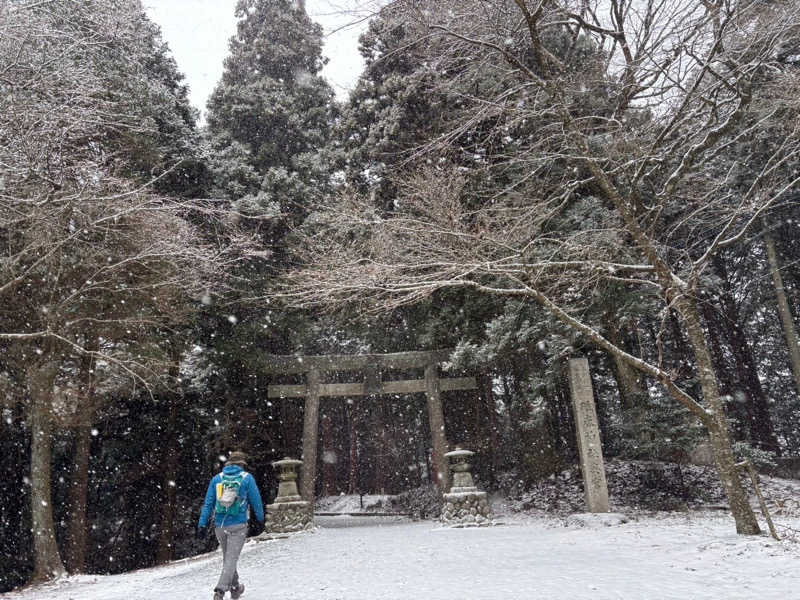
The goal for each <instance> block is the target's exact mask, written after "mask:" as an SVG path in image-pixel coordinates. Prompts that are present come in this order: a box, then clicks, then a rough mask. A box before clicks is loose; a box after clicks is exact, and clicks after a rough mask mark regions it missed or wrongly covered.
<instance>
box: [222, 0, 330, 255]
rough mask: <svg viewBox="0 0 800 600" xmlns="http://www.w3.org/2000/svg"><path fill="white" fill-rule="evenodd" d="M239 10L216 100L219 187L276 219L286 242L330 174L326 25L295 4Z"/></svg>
mask: <svg viewBox="0 0 800 600" xmlns="http://www.w3.org/2000/svg"><path fill="white" fill-rule="evenodd" d="M236 16H237V17H238V19H239V23H238V27H237V33H236V35H235V36H234V37H233V38H231V41H230V55H229V56H228V58H227V59H226V60H225V69H224V72H223V74H222V79H221V80H220V82H219V84H218V85H217V87H216V89H215V90H214V92H213V94H212V95H211V98H210V99H209V101H208V115H207V117H208V132H209V138H210V143H211V147H212V149H213V153H212V157H213V158H212V167H213V169H214V173H215V175H216V177H215V182H214V183H215V188H214V193H215V195H218V196H221V197H223V198H227V199H228V200H230V201H231V202H232V205H233V208H234V209H235V210H236V211H238V212H239V213H240V214H242V215H244V216H247V217H254V218H262V217H268V218H271V220H270V221H269V224H268V225H267V226H265V227H264V228H261V231H262V233H264V234H265V237H264V240H265V241H266V243H267V244H269V245H272V246H279V245H280V243H281V239H282V235H283V233H285V231H286V228H287V227H289V226H291V225H296V224H297V223H298V222H299V221H300V220H301V219H302V218H303V217H304V216H305V214H306V210H307V209H306V207H307V206H308V204H309V201H310V200H312V199H315V198H319V196H320V194H321V193H323V191H324V190H325V189H326V185H327V181H328V178H329V174H328V172H327V168H326V165H325V161H324V160H323V159H322V154H321V149H322V148H324V147H325V145H326V143H327V141H328V138H329V131H330V127H331V124H332V120H333V117H334V115H335V104H334V99H333V91H332V90H331V88H330V86H329V85H328V83H327V82H326V81H325V80H324V79H323V78H322V77H321V76H320V75H319V72H320V70H321V69H322V67H323V65H324V60H323V58H322V28H321V27H320V26H319V25H317V24H315V23H313V22H312V21H311V20H310V19H309V18H308V15H306V13H305V11H304V10H303V8H302V6H301V5H299V4H298V3H296V2H294V1H292V0H240V1H239V2H238V3H237V5H236Z"/></svg>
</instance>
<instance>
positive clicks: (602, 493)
mask: <svg viewBox="0 0 800 600" xmlns="http://www.w3.org/2000/svg"><path fill="white" fill-rule="evenodd" d="M569 389H570V395H571V396H572V408H573V412H574V413H575V430H576V433H577V435H578V453H579V454H580V459H581V473H582V474H583V492H584V495H585V497H586V505H587V508H588V509H589V512H593V513H604V512H608V484H607V483H606V471H605V466H604V465H603V448H602V446H601V444H600V427H599V425H598V424H597V411H596V410H595V406H594V394H593V393H592V378H591V376H590V375H589V361H588V360H586V359H585V358H572V359H570V361H569Z"/></svg>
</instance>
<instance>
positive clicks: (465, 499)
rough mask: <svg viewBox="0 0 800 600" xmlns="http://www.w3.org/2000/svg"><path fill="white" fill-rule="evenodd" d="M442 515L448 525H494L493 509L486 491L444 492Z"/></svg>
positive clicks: (443, 520) (442, 519)
mask: <svg viewBox="0 0 800 600" xmlns="http://www.w3.org/2000/svg"><path fill="white" fill-rule="evenodd" d="M442 497H443V498H444V506H443V507H442V515H441V517H440V519H441V521H442V523H443V524H444V525H447V526H448V527H487V526H489V525H493V524H494V523H493V517H492V509H491V508H489V498H488V496H487V494H486V492H479V491H477V490H476V491H470V492H451V493H449V494H443V496H442Z"/></svg>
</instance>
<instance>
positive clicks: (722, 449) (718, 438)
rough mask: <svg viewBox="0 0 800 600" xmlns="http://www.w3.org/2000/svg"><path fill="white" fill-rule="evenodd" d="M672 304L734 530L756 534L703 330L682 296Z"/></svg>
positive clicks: (697, 315) (688, 302) (752, 515)
mask: <svg viewBox="0 0 800 600" xmlns="http://www.w3.org/2000/svg"><path fill="white" fill-rule="evenodd" d="M675 307H676V308H677V310H678V311H679V312H680V314H681V316H682V317H683V319H684V322H685V323H686V333H687V336H688V339H689V344H690V345H691V348H692V352H693V353H694V357H695V361H696V364H697V371H698V374H699V376H700V387H701V389H702V392H703V398H704V399H705V404H706V406H705V408H706V413H705V415H706V416H704V417H703V423H704V424H705V425H706V427H707V428H708V432H709V436H710V438H711V447H712V448H713V451H714V459H715V462H716V465H717V469H718V470H719V476H720V479H721V480H722V485H723V487H724V488H725V493H726V494H727V496H728V502H729V503H730V507H731V514H732V515H733V518H734V521H735V522H736V532H737V533H742V534H747V535H755V534H758V533H760V532H761V530H760V529H759V527H758V521H757V520H756V516H755V514H754V513H753V509H752V507H751V506H750V502H749V500H748V498H747V493H746V492H745V490H744V487H743V486H742V481H741V478H740V477H739V471H738V469H737V468H736V459H735V457H734V455H733V448H732V447H731V440H730V435H729V433H728V422H727V418H726V416H725V408H724V407H723V404H722V399H721V398H720V393H719V386H718V384H717V378H716V375H715V374H714V365H713V362H712V360H711V353H710V351H709V349H708V344H707V341H706V338H705V333H704V332H703V329H702V327H701V325H700V316H699V314H698V312H697V308H696V307H695V306H694V305H693V304H692V303H691V301H690V300H689V299H688V298H686V297H685V296H679V297H677V298H676V299H675Z"/></svg>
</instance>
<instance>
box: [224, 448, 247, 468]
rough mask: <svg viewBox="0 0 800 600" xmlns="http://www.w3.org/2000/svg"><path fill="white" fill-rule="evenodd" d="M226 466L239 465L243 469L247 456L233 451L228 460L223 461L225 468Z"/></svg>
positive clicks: (238, 451) (239, 451)
mask: <svg viewBox="0 0 800 600" xmlns="http://www.w3.org/2000/svg"><path fill="white" fill-rule="evenodd" d="M228 465H241V466H243V467H244V466H246V465H247V454H245V453H244V452H242V451H241V450H234V451H233V452H231V453H230V455H229V456H228V460H226V461H225V466H226V467H227V466H228Z"/></svg>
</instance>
